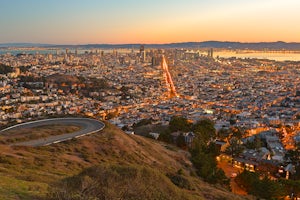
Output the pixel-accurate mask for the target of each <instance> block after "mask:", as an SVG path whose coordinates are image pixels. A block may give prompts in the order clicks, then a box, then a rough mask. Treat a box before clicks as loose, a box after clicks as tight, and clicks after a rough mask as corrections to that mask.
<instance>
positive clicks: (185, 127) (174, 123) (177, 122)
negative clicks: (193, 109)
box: [169, 116, 191, 132]
mask: <svg viewBox="0 0 300 200" xmlns="http://www.w3.org/2000/svg"><path fill="white" fill-rule="evenodd" d="M190 127H191V124H190V123H189V122H188V120H187V119H186V118H184V117H182V116H173V117H172V118H171V120H170V123H169V129H170V130H171V131H172V132H176V131H184V132H187V131H190Z"/></svg>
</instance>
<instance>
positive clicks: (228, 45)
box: [0, 41, 300, 50]
mask: <svg viewBox="0 0 300 200" xmlns="http://www.w3.org/2000/svg"><path fill="white" fill-rule="evenodd" d="M140 45H141V44H82V45H51V44H32V43H15V44H12V43H11V44H0V47H53V48H101V49H107V48H139V47H140ZM145 46H146V48H224V49H253V50H263V49H269V50H283V49H285V50H300V43H296V42H291V43H287V42H282V41H278V42H256V43H242V42H227V41H226V42H223V41H205V42H182V43H168V44H145Z"/></svg>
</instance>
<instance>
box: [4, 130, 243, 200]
mask: <svg viewBox="0 0 300 200" xmlns="http://www.w3.org/2000/svg"><path fill="white" fill-rule="evenodd" d="M0 152H1V154H0V176H1V177H5V178H3V180H4V181H2V182H1V184H2V187H1V188H2V189H0V199H18V198H19V199H34V198H37V199H40V198H42V197H43V196H44V195H45V194H46V193H47V185H49V184H52V183H54V182H56V181H58V180H61V179H64V178H66V177H70V176H74V175H76V174H78V173H80V172H81V171H82V170H84V169H85V168H88V167H91V166H94V165H99V164H105V165H127V164H128V165H131V166H144V167H147V168H152V169H155V170H157V171H158V172H160V173H161V174H162V175H163V176H165V175H166V174H167V173H177V171H178V170H181V171H183V176H184V177H185V178H186V179H187V180H188V181H189V182H190V184H191V187H192V188H193V190H186V189H181V188H178V190H180V191H183V192H185V193H188V195H190V196H191V197H192V198H191V199H246V197H241V196H236V195H234V194H232V193H230V192H229V191H226V190H225V189H223V188H222V187H219V186H212V185H209V184H207V183H205V182H203V181H201V180H200V179H199V178H198V177H196V176H195V175H194V174H195V173H194V171H193V168H192V165H191V162H190V161H189V158H188V156H189V154H188V153H187V152H185V151H182V150H180V149H177V148H176V147H174V146H168V145H167V144H164V143H160V142H157V141H154V140H151V139H148V138H143V137H141V136H136V135H126V134H125V133H123V132H122V131H120V130H119V129H118V128H116V127H115V126H113V125H110V124H106V128H105V129H104V130H103V131H101V132H100V133H95V134H93V135H89V136H86V137H82V138H79V139H73V140H70V141H66V142H64V143H58V144H55V145H51V146H45V147H37V148H33V147H11V146H6V145H0ZM11 184H12V185H16V186H17V185H19V184H21V185H23V186H22V187H21V186H20V187H9V186H10V185H11ZM29 186H30V188H38V189H37V190H36V191H35V192H32V191H31V190H30V189H29Z"/></svg>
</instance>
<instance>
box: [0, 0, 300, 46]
mask: <svg viewBox="0 0 300 200" xmlns="http://www.w3.org/2000/svg"><path fill="white" fill-rule="evenodd" d="M299 6H300V2H299V1H297V0H286V1H280V0H253V1H251V2H250V1H246V0H227V1H225V0H213V1H197V0H189V1H188V2H187V1H180V0H165V1H158V0H153V1H138V0H124V1H118V0H112V1H105V0H99V1H96V0H90V1H88V2H86V1H85V2H84V1H81V0H74V1H71V0H65V1H58V0H52V1H49V0H45V1H37V0H28V1H21V0H13V1H5V2H2V5H1V7H0V26H1V37H0V43H15V42H29V43H47V44H89V43H90V44H91V43H94V44H95V43H98V44H100V43H107V44H120V43H122V44H124V43H144V44H149V43H172V42H188V41H208V40H219V41H239V42H274V41H285V42H300V39H299V37H298V36H299V34H300V27H299V26H296V24H297V19H299V18H300V14H299V12H297V8H299Z"/></svg>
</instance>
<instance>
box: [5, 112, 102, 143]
mask: <svg viewBox="0 0 300 200" xmlns="http://www.w3.org/2000/svg"><path fill="white" fill-rule="evenodd" d="M54 124H62V125H76V126H80V127H81V129H80V130H79V131H76V132H73V133H67V134H61V135H55V136H50V137H47V138H40V139H36V140H30V141H26V142H20V143H16V144H13V145H14V146H33V147H37V146H46V145H50V144H55V143H59V142H63V141H66V140H71V139H73V138H78V137H82V136H85V135H89V134H92V133H96V132H98V131H101V130H102V129H103V128H104V127H105V124H104V123H103V122H100V121H98V120H95V119H90V118H53V119H43V120H38V121H32V122H26V123H22V124H17V125H14V126H11V127H8V128H6V129H3V130H1V131H0V134H1V133H2V132H5V131H9V130H17V129H21V128H34V127H38V126H45V125H54Z"/></svg>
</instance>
